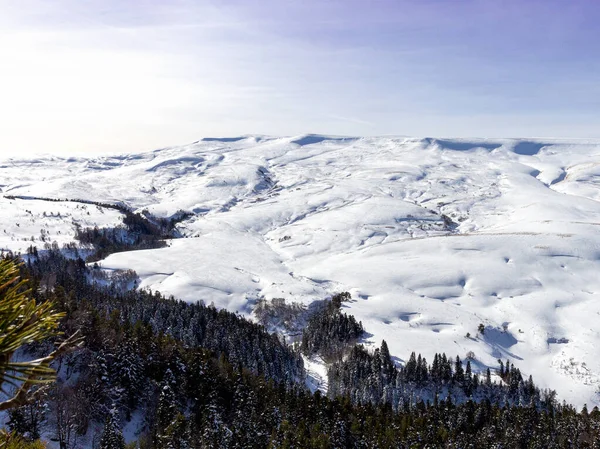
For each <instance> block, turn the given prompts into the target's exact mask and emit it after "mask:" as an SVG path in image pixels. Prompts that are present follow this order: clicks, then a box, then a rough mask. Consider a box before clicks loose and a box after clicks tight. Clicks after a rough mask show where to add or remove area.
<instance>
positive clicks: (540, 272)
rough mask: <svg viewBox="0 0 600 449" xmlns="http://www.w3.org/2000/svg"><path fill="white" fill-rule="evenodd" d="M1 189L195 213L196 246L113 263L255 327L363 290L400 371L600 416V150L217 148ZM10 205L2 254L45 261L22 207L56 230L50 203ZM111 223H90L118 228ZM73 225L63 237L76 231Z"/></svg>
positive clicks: (40, 167) (13, 171)
mask: <svg viewBox="0 0 600 449" xmlns="http://www.w3.org/2000/svg"><path fill="white" fill-rule="evenodd" d="M0 189H2V193H3V194H5V195H18V196H37V197H52V198H76V199H83V200H93V201H103V202H122V203H125V204H126V205H128V206H130V207H132V208H134V209H138V210H142V209H147V210H149V211H150V212H152V213H153V214H156V215H159V216H165V217H169V216H171V215H173V214H175V213H176V212H177V211H179V210H185V211H189V212H192V213H194V216H193V217H192V218H190V219H189V220H186V221H185V222H183V223H181V224H180V230H181V232H182V233H183V234H184V235H185V236H186V237H187V238H185V239H180V240H174V241H172V242H171V245H170V246H169V247H167V248H161V249H155V250H145V251H134V252H128V253H118V254H113V255H111V256H110V257H108V258H107V259H106V260H104V261H103V262H102V265H103V266H104V267H105V268H132V269H134V270H136V271H137V273H138V274H139V276H140V278H141V285H142V287H149V288H152V289H158V290H160V291H163V292H165V293H167V294H173V295H175V296H177V297H180V298H183V299H185V300H190V301H194V300H197V299H203V300H204V301H205V302H207V303H209V302H211V301H214V303H215V304H216V305H217V306H219V307H227V308H228V309H230V310H232V311H240V312H241V313H244V314H250V312H251V308H252V305H253V304H254V301H255V300H256V299H258V298H260V297H262V296H264V297H267V298H273V297H284V298H286V299H287V300H296V301H302V302H304V303H310V302H311V301H314V300H316V299H322V298H323V297H325V296H327V295H329V294H331V293H334V292H338V291H343V290H349V291H351V292H352V294H353V298H354V300H353V302H351V303H348V304H346V307H347V309H348V312H349V313H352V314H354V315H355V316H356V317H357V319H359V320H362V321H363V324H364V325H365V327H366V329H367V332H368V333H369V337H368V338H367V340H366V342H367V343H369V344H371V343H372V344H377V345H378V344H379V343H380V342H381V339H382V338H385V339H386V340H387V342H388V344H389V347H390V350H391V352H392V354H394V355H396V356H398V357H399V358H403V357H407V356H408V355H409V354H410V352H411V351H413V350H414V351H418V352H421V353H423V354H424V355H425V356H426V357H427V358H428V360H431V358H432V356H433V354H434V353H435V352H440V351H445V352H446V353H448V354H449V355H455V354H459V355H461V356H463V357H464V356H465V354H466V353H467V352H468V351H473V352H474V353H475V356H476V358H477V359H478V360H479V362H480V364H479V366H480V367H483V366H486V365H489V366H492V367H495V366H497V362H496V360H497V359H498V358H499V357H502V358H503V359H505V358H509V359H511V362H513V363H514V364H515V365H516V366H518V367H519V368H521V369H522V370H523V371H524V372H525V373H530V374H532V375H533V376H534V378H535V379H536V383H538V384H539V385H541V386H547V387H551V388H555V389H557V390H558V393H559V395H560V397H561V398H563V399H565V400H567V401H570V402H573V403H575V404H577V405H582V404H583V403H586V402H587V403H588V405H591V404H600V396H598V393H597V390H598V387H599V385H600V376H599V375H598V374H597V373H600V360H599V359H598V358H597V357H596V355H597V351H596V348H597V347H598V345H599V344H600V333H599V329H600V328H599V327H598V325H597V323H598V319H599V318H600V277H599V276H598V272H599V271H600V239H599V238H598V233H599V231H600V142H599V141H583V140H580V141H576V140H573V141H562V140H545V141H525V140H515V139H500V140H441V139H416V138H415V139H412V138H392V137H381V138H344V137H327V136H318V135H306V136H297V137H291V138H274V137H265V136H247V137H240V138H229V139H204V140H202V141H199V142H196V143H194V144H191V145H187V146H184V147H177V148H166V149H162V150H157V151H153V152H148V153H142V154H129V155H117V156H112V157H103V158H93V159H85V158H83V159H82V158H79V159H73V158H72V159H61V158H56V157H55V158H48V159H37V160H18V159H10V160H9V159H5V160H0ZM0 201H1V202H0V208H1V211H2V212H1V213H0V220H2V223H0V237H2V235H1V230H2V228H3V227H7V228H9V232H10V234H9V237H8V238H6V237H5V238H4V240H0V246H2V247H7V248H8V247H11V248H14V247H17V246H18V245H17V243H19V244H20V245H23V244H26V245H27V246H28V244H29V243H28V242H23V241H22V240H21V241H19V238H21V239H22V238H29V237H30V236H31V235H32V234H31V233H32V232H33V231H34V229H29V228H27V230H25V229H21V228H18V227H15V226H14V225H12V222H13V221H14V216H15V215H14V214H15V213H17V212H13V211H12V209H9V205H8V203H10V207H13V208H14V207H16V208H18V210H19V211H21V212H19V213H21V214H24V213H25V212H23V211H24V210H26V209H27V210H31V209H32V208H34V207H35V208H36V209H35V210H36V211H38V212H37V213H38V215H37V219H40V220H41V219H42V218H43V219H45V218H44V217H43V216H42V218H40V212H39V211H41V209H37V207H38V206H37V205H36V206H34V203H37V202H36V201H31V200H11V201H9V200H7V199H2V200H0ZM7 202H8V203H7ZM40 203H41V202H40ZM47 204H50V206H51V207H53V208H55V209H57V207H58V205H60V204H63V205H66V204H70V205H71V206H73V207H75V206H74V205H75V204H77V203H46V205H47ZM55 205H56V206H55ZM71 206H69V207H71ZM80 206H81V205H80ZM65 207H66V206H65ZM88 208H95V206H88ZM77 210H79V209H77ZM109 211H110V210H105V211H104V215H100V213H99V211H98V210H96V211H95V212H94V214H95V215H94V216H92V217H90V218H89V221H90V222H92V221H95V222H97V223H98V224H99V225H103V224H104V225H108V224H110V223H111V222H114V221H115V220H117V221H118V219H119V217H118V213H117V212H116V211H110V212H109ZM96 212H98V214H96ZM67 213H71V214H74V213H75V212H74V211H64V212H61V217H62V218H58V219H57V218H56V217H51V219H52V220H54V221H52V223H55V222H56V223H58V225H57V226H59V227H60V226H63V225H64V229H66V230H67V231H68V230H69V229H71V228H72V223H71V222H72V221H73V218H67V217H66V215H67ZM111 213H112V214H113V215H114V216H113V215H110V214H111ZM63 214H64V215H65V216H64V217H63ZM107 214H108V215H107ZM23 217H25V215H23ZM86 217H87V216H81V217H80V216H77V217H75V218H76V219H77V220H84V219H87V218H86ZM37 219H34V220H33V222H35V224H34V226H35V227H37V228H40V226H39V225H38V224H37V221H36V220H37ZM61 219H62V223H63V224H62V225H61V224H60V223H61V221H60V220H61ZM57 220H58V221H57ZM20 221H26V220H25V219H23V220H20ZM30 221H31V220H30ZM48 221H51V220H50V219H48ZM28 226H29V225H28ZM48 226H51V224H50V223H48ZM52 226H53V225H52ZM58 230H59V229H58V228H57V229H56V230H53V231H52V236H53V237H54V236H55V235H58V234H57V232H58ZM67 231H63V232H65V233H66V232H67ZM36 234H39V229H38V231H37V233H36ZM61 235H63V234H62V233H61ZM65 238H68V237H65ZM480 323H482V324H484V325H485V326H486V330H485V334H484V335H480V334H478V333H477V327H478V325H479V324H480ZM467 333H470V338H466V334H467Z"/></svg>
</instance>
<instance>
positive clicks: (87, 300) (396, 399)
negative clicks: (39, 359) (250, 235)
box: [9, 248, 600, 449]
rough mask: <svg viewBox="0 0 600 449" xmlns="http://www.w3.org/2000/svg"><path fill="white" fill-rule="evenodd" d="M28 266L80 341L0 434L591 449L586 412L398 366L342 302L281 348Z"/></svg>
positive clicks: (457, 370)
mask: <svg viewBox="0 0 600 449" xmlns="http://www.w3.org/2000/svg"><path fill="white" fill-rule="evenodd" d="M34 253H35V254H34ZM27 260H28V261H27V263H26V264H23V265H22V268H21V271H22V273H21V274H22V277H23V278H29V279H30V282H29V284H30V287H31V288H32V292H33V294H34V296H35V298H36V299H37V300H39V301H42V300H52V301H54V302H55V303H56V304H57V307H58V308H59V309H60V310H62V311H64V312H66V318H65V319H64V321H63V323H62V329H63V331H64V332H65V334H67V335H69V334H72V333H73V332H75V331H76V330H78V329H79V330H81V332H82V333H83V336H84V337H85V344H84V347H83V348H82V349H80V350H78V351H77V352H75V353H73V354H70V355H67V356H64V357H63V358H62V360H61V362H60V365H59V366H58V367H57V368H58V370H59V374H60V376H59V381H58V382H57V384H56V385H55V386H54V387H53V388H52V389H51V390H49V391H48V392H47V393H46V394H45V395H44V396H42V397H41V398H39V400H38V401H36V402H34V403H32V404H29V405H26V406H24V407H22V408H20V409H17V410H15V411H13V412H11V414H10V421H9V428H11V429H13V430H15V431H16V432H18V433H21V434H24V435H25V436H26V437H28V438H30V439H36V438H38V437H40V436H43V437H44V438H51V439H54V440H56V441H57V442H58V444H59V445H60V447H61V448H65V449H71V448H78V447H85V446H84V444H85V445H88V446H89V445H91V446H92V447H99V448H102V449H107V448H111V449H112V448H122V447H124V444H125V443H124V440H123V437H122V436H121V432H122V431H123V429H124V428H126V427H127V426H131V423H133V422H136V423H138V424H139V425H138V426H137V427H138V428H139V429H140V430H141V431H140V432H139V434H137V435H133V436H132V435H129V439H133V440H134V441H133V442H132V446H131V447H138V446H139V447H141V448H176V449H183V448H195V447H199V448H215V447H232V448H247V447H255V448H311V447H314V448H344V447H356V448H387V447H398V448H418V447H447V448H465V447H473V448H478V447H486V448H488V447H490V448H494V447H496V448H513V447H516V448H521V447H522V448H553V447H556V448H559V447H560V448H562V447H572V448H579V447H600V411H598V409H597V408H594V410H591V411H588V410H587V409H583V410H582V411H579V412H578V411H576V410H575V409H574V408H573V407H571V406H569V405H566V404H560V403H558V402H557V401H556V400H555V398H554V394H553V392H551V391H540V390H539V389H538V388H537V387H536V386H535V384H534V383H533V380H532V379H531V378H524V376H523V375H522V374H521V373H520V371H519V370H518V369H517V368H515V367H514V366H512V365H510V364H509V363H508V364H506V365H505V364H504V362H503V363H502V365H500V364H499V366H498V369H497V370H492V371H494V372H489V371H488V372H485V373H480V374H476V373H473V372H472V369H471V361H469V360H467V361H466V363H464V362H463V361H461V360H460V359H458V358H457V357H448V356H446V355H445V354H436V355H435V357H434V358H433V360H432V364H429V363H428V362H427V361H426V360H425V358H424V357H422V356H421V355H417V354H414V353H413V354H412V355H411V356H410V357H409V359H408V361H407V363H406V364H404V365H403V366H401V367H397V366H396V365H395V364H394V363H393V361H392V358H391V355H390V354H389V350H388V349H387V345H386V344H385V342H383V343H382V345H381V347H380V348H378V349H377V350H375V351H369V350H367V349H366V348H364V347H363V346H361V345H356V342H357V341H358V340H359V337H360V335H361V334H362V332H363V328H362V324H361V323H357V322H356V321H355V320H354V319H353V317H351V316H349V315H347V314H345V313H343V307H342V302H343V301H344V300H345V299H347V297H346V296H344V295H342V296H340V295H336V296H334V297H333V300H332V301H326V302H325V303H324V306H323V307H321V308H320V309H318V310H317V311H315V312H314V314H313V315H311V316H310V317H309V318H308V322H307V326H306V328H305V331H304V332H305V333H304V334H303V336H302V341H301V343H300V345H299V347H298V349H294V348H293V347H291V346H288V345H287V344H285V343H284V342H283V341H282V339H281V338H279V337H278V336H277V335H274V334H269V333H268V332H267V331H266V329H265V327H264V326H262V325H259V324H256V323H253V322H251V321H248V320H246V319H245V318H243V317H240V316H238V315H236V314H232V313H230V312H227V311H224V310H216V309H215V308H214V307H210V306H206V305H204V304H202V303H201V302H199V303H196V304H188V303H184V302H181V301H177V300H175V299H172V298H165V297H163V296H162V295H161V294H159V293H158V292H154V293H152V292H148V291H143V290H129V291H125V290H123V289H122V288H120V287H119V286H118V285H116V284H113V285H111V283H110V282H106V283H102V284H93V283H90V282H89V280H90V279H93V272H94V268H90V267H89V266H87V265H86V264H85V263H84V262H83V260H81V259H78V258H67V257H65V256H64V254H63V253H62V252H61V251H59V250H58V249H56V248H54V249H52V248H50V249H47V250H46V251H40V253H39V254H38V253H37V251H35V252H34V251H31V255H30V256H29V257H28V258H27ZM198 299H199V300H201V298H198ZM50 344H51V342H49V343H48V345H43V346H42V347H30V348H28V350H29V351H31V352H34V353H35V352H39V353H42V352H44V351H47V349H48V347H49V346H50ZM301 352H304V353H305V354H307V355H313V354H319V355H321V356H323V357H325V358H327V359H328V360H329V361H330V362H331V364H330V368H329V373H328V377H329V391H328V394H327V395H323V394H322V393H320V392H318V391H317V392H316V393H311V392H310V391H308V390H307V389H306V387H305V386H304V377H305V372H304V367H303V363H302V358H301V354H300V353H301ZM499 378H501V379H502V381H500V380H499Z"/></svg>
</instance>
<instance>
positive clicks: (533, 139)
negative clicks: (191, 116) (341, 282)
mask: <svg viewBox="0 0 600 449" xmlns="http://www.w3.org/2000/svg"><path fill="white" fill-rule="evenodd" d="M307 136H319V137H324V138H325V140H327V139H395V138H397V139H414V140H426V139H432V140H436V141H438V140H439V141H448V142H453V141H456V142H468V143H474V144H476V143H478V142H482V141H495V142H498V143H502V142H506V141H509V142H510V141H523V142H529V141H531V142H537V143H548V144H552V143H569V142H573V143H578V144H584V143H590V144H592V145H595V144H597V145H600V137H598V138H595V137H589V138H588V137H478V136H471V137H452V136H408V135H401V134H382V135H372V136H357V135H354V136H352V135H341V134H323V133H303V134H296V135H275V134H257V133H251V134H240V135H229V136H203V137H201V138H199V139H195V140H192V141H189V142H184V143H175V144H172V145H163V146H155V147H148V148H137V149H131V148H129V149H127V148H124V149H112V150H105V151H95V152H86V151H81V152H73V151H68V152H61V151H60V150H56V151H38V152H24V153H22V154H20V155H14V154H13V155H11V154H9V153H8V152H3V151H0V160H11V159H14V160H19V159H32V158H43V157H60V158H69V157H77V158H86V157H90V158H93V157H110V156H118V155H124V154H144V153H152V152H156V151H161V150H166V149H173V148H179V147H186V146H189V145H194V144H196V143H200V142H203V141H204V142H210V141H214V142H219V141H221V142H222V143H227V140H232V139H235V141H238V140H243V139H247V138H251V137H264V138H268V139H300V138H302V137H307ZM235 141H232V142H230V143H235ZM305 145H306V144H305Z"/></svg>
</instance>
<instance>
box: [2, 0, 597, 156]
mask: <svg viewBox="0 0 600 449" xmlns="http://www.w3.org/2000/svg"><path fill="white" fill-rule="evenodd" d="M598 22H600V4H599V3H598V2H596V1H594V0H579V1H577V2H565V1H562V0H528V1H527V2H523V1H522V0H506V1H502V2H497V1H493V0H457V1H448V0H419V1H417V0H377V1H375V2H369V3H366V2H363V1H360V0H328V1H326V2H322V1H317V0H302V1H300V0H290V1H286V2H278V1H275V0H245V1H243V2H242V1H240V0H222V1H219V2H213V1H211V0H173V1H171V2H167V3H165V2H160V1H158V0H137V1H134V2H118V1H116V0H102V1H101V0H90V1H89V2H80V1H77V0H56V1H53V2H47V1H44V0H23V1H20V2H14V1H12V0H0V58H2V64H3V70H2V71H1V72H0V98H2V102H1V103H0V135H1V136H2V139H1V140H0V154H4V153H13V154H25V153H34V152H35V153H39V152H50V153H56V152H57V151H58V152H60V153H64V154H75V153H82V152H85V153H90V154H91V153H106V152H107V151H108V152H115V151H117V152H119V151H121V152H122V151H140V150H141V149H149V148H156V147H164V146H167V145H172V144H173V143H177V142H189V141H194V140H197V138H196V136H199V135H204V136H215V135H241V134H247V133H249V132H251V133H258V134H273V135H299V134H302V133H304V132H306V130H310V131H311V132H315V133H320V134H336V135H360V136H381V135H390V134H392V135H411V136H453V137H457V138H469V136H474V135H484V136H489V137H491V138H502V137H503V136H509V135H510V136H522V137H523V138H533V137H534V136H553V137H555V138H600V28H599V27H598V26H597V23H598Z"/></svg>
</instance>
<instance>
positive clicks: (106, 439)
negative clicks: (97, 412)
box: [100, 409, 125, 449]
mask: <svg viewBox="0 0 600 449" xmlns="http://www.w3.org/2000/svg"><path fill="white" fill-rule="evenodd" d="M116 413H117V412H116V410H115V409H113V410H111V412H110V413H109V414H108V416H107V417H106V423H105V424H104V431H103V432H102V438H101V439H100V449H125V439H124V438H123V434H122V433H121V429H120V428H119V426H118V424H117V421H116Z"/></svg>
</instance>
